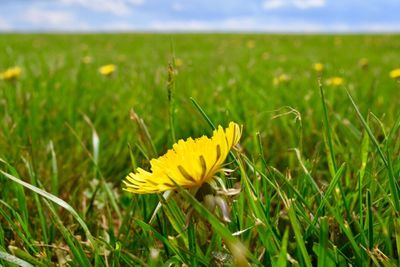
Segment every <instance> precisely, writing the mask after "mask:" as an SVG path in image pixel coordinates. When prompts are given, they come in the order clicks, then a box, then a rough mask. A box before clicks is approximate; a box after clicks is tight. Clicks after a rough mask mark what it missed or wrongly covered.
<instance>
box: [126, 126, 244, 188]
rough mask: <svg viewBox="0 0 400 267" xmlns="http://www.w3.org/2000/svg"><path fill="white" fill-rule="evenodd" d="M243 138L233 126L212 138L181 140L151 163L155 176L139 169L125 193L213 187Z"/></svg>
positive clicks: (218, 130)
mask: <svg viewBox="0 0 400 267" xmlns="http://www.w3.org/2000/svg"><path fill="white" fill-rule="evenodd" d="M240 137H241V128H240V127H239V125H237V124H236V123H234V122H231V123H229V127H228V128H226V129H225V130H224V129H223V128H222V127H221V126H219V127H218V129H217V130H215V131H214V132H213V136H212V137H211V138H208V137H207V136H202V137H200V138H197V139H194V140H193V139H192V138H188V139H187V140H186V141H184V140H179V141H178V143H176V144H174V145H173V148H172V149H170V150H168V152H167V153H166V154H165V155H163V156H161V157H159V158H157V159H152V160H151V161H150V165H151V172H148V171H145V170H143V169H141V168H137V169H136V172H134V173H133V172H132V173H130V174H129V175H128V176H127V177H126V180H124V183H125V186H126V188H125V190H126V191H129V192H132V193H136V194H148V193H160V192H164V191H167V190H173V189H176V185H175V183H176V184H178V185H180V186H182V187H184V188H200V187H201V186H202V185H203V184H204V183H212V182H213V181H214V177H215V174H216V173H217V172H218V171H221V167H222V164H223V163H224V161H225V159H226V157H227V156H228V153H229V151H230V149H231V148H232V147H233V146H235V145H236V144H237V143H238V142H239V139H240Z"/></svg>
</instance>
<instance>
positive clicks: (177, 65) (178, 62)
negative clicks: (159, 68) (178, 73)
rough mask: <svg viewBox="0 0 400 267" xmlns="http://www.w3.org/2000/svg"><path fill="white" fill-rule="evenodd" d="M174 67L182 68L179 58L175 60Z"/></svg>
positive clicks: (181, 61)
mask: <svg viewBox="0 0 400 267" xmlns="http://www.w3.org/2000/svg"><path fill="white" fill-rule="evenodd" d="M175 66H176V67H181V66H183V60H182V59H181V58H179V57H178V58H175Z"/></svg>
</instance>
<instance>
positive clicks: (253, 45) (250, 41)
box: [246, 40, 256, 49]
mask: <svg viewBox="0 0 400 267" xmlns="http://www.w3.org/2000/svg"><path fill="white" fill-rule="evenodd" d="M246 46H247V48H249V49H253V48H254V47H256V42H255V41H254V40H249V41H247V43H246Z"/></svg>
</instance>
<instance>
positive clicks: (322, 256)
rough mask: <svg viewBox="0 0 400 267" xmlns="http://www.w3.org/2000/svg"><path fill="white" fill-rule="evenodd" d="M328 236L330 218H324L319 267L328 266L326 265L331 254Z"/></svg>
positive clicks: (321, 220)
mask: <svg viewBox="0 0 400 267" xmlns="http://www.w3.org/2000/svg"><path fill="white" fill-rule="evenodd" d="M328 235H329V225H328V217H322V218H320V232H319V250H318V267H324V266H327V264H326V263H327V257H328V253H329V250H328Z"/></svg>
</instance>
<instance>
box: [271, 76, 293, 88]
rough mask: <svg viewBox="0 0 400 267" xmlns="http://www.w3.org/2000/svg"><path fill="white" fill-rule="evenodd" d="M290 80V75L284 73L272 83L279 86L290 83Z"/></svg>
mask: <svg viewBox="0 0 400 267" xmlns="http://www.w3.org/2000/svg"><path fill="white" fill-rule="evenodd" d="M290 80H291V78H290V76H289V75H287V74H285V73H282V74H280V75H278V76H276V77H274V79H273V80H272V83H273V84H274V85H276V86H277V85H279V84H282V83H288V82H289V81H290Z"/></svg>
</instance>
